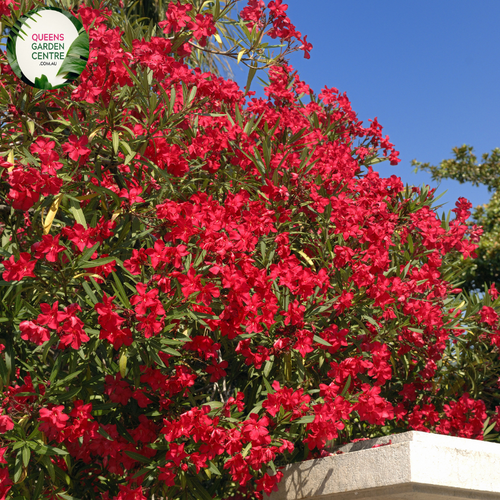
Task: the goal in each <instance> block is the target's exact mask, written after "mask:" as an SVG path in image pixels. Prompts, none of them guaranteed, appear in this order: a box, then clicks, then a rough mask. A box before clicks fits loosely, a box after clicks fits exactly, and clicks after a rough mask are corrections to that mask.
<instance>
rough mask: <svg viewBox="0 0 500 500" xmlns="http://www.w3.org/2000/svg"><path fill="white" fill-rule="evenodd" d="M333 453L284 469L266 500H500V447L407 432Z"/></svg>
mask: <svg viewBox="0 0 500 500" xmlns="http://www.w3.org/2000/svg"><path fill="white" fill-rule="evenodd" d="M389 443H390V444H389ZM376 445H379V447H376V448H373V446H376ZM380 445H385V446H380ZM335 451H337V452H342V454H336V455H332V456H330V457H326V458H321V459H317V460H307V461H305V462H301V463H298V464H293V465H290V466H288V467H286V468H285V469H284V470H283V471H282V472H283V473H284V477H283V479H282V481H281V483H280V484H279V491H278V492H276V493H273V494H272V495H271V497H270V499H271V500H300V499H310V500H319V499H322V500H347V499H349V500H362V499H365V498H366V499H368V498H373V499H375V498H377V499H385V498H387V499H389V498H390V499H392V500H399V499H401V500H410V499H411V500H438V499H439V500H447V499H449V500H452V499H453V500H459V499H485V500H486V499H498V500H500V444H496V443H487V442H483V441H476V440H472V439H463V438H456V437H451V436H442V435H438V434H428V433H425V432H416V431H411V432H405V433H403V434H395V435H391V436H386V437H383V438H378V439H370V440H368V441H360V442H358V443H352V444H348V445H345V446H341V447H338V448H336V450H335Z"/></svg>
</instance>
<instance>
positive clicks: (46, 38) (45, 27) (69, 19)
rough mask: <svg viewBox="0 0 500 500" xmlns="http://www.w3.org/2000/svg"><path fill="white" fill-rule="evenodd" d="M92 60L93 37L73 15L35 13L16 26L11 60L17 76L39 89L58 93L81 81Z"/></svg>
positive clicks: (10, 44) (10, 41)
mask: <svg viewBox="0 0 500 500" xmlns="http://www.w3.org/2000/svg"><path fill="white" fill-rule="evenodd" d="M88 58H89V36H88V34H87V32H86V31H85V29H84V27H83V25H82V23H81V22H80V21H79V20H78V19H77V18H76V17H75V16H73V15H72V14H71V13H70V12H67V11H64V10H62V9H59V8H56V7H45V8H39V9H34V10H31V11H30V12H28V13H27V14H24V15H23V16H21V17H20V18H19V19H18V21H17V22H16V23H15V24H14V26H13V27H12V29H11V32H10V34H9V38H8V40H7V59H8V61H9V64H10V66H11V68H12V70H13V71H14V73H15V74H16V75H17V76H18V77H19V78H20V79H21V80H22V81H23V82H24V83H26V84H28V85H31V86H32V87H36V88H37V89H57V88H60V87H64V86H65V85H68V84H69V83H71V82H72V81H74V80H75V79H77V78H78V77H79V76H80V75H81V73H82V71H83V70H84V69H85V66H86V65H87V61H88Z"/></svg>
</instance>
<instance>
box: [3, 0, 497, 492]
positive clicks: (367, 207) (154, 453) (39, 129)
mask: <svg viewBox="0 0 500 500" xmlns="http://www.w3.org/2000/svg"><path fill="white" fill-rule="evenodd" d="M230 3H234V2H230ZM0 6H1V13H2V14H4V15H5V17H4V21H5V22H6V23H8V22H11V23H12V22H13V20H15V18H16V16H18V15H19V14H20V12H21V11H22V10H23V9H25V8H27V7H28V6H27V5H21V6H20V8H19V9H18V10H15V7H16V4H15V3H13V2H12V0H3V1H2V3H0ZM11 9H12V10H11ZM77 14H78V15H79V16H80V17H81V19H82V21H83V23H84V25H85V26H86V28H87V29H88V32H89V35H90V39H91V54H90V60H89V63H88V66H87V69H86V70H85V72H84V73H83V74H82V77H81V79H80V84H79V86H78V87H74V86H69V87H65V88H63V89H58V90H54V91H50V92H49V91H37V90H35V89H33V88H30V87H26V86H25V85H23V84H20V82H19V81H18V80H17V78H16V77H15V76H14V75H13V74H12V71H11V70H10V68H9V67H8V65H7V63H6V60H5V58H4V57H3V56H2V59H0V69H1V74H0V107H1V109H2V111H1V117H2V118H1V121H2V126H1V127H0V145H1V151H2V161H1V163H0V196H2V203H1V206H0V232H1V245H2V247H1V250H0V252H1V256H2V257H1V258H2V263H1V264H0V274H1V276H2V281H0V294H1V296H0V343H1V345H0V350H1V351H2V352H1V354H0V383H1V389H2V393H1V396H0V402H1V408H2V413H1V415H0V464H1V465H0V499H4V498H6V497H7V496H8V495H10V496H11V497H12V498H19V499H39V498H47V499H48V498H57V499H66V500H71V499H72V498H76V499H95V498H103V499H117V500H132V499H134V500H139V499H145V498H153V497H154V498H157V497H161V498H198V499H211V498H220V499H223V498H229V497H234V496H235V495H236V496H238V497H239V498H252V497H255V498H262V495H263V493H264V492H270V491H272V489H273V487H274V486H275V484H276V482H277V481H279V479H280V477H281V472H280V471H279V467H280V466H282V465H285V464H287V463H291V462H294V461H299V460H304V459H307V458H310V457H313V456H321V455H322V454H325V453H327V450H328V449H329V447H330V446H331V445H332V444H334V443H342V442H346V441H350V440H353V439H360V438H368V437H374V436H378V435H381V434H387V433H390V432H401V431H405V430H408V429H417V430H429V431H436V432H441V433H445V434H452V435H458V436H464V437H470V438H477V439H482V438H487V439H496V436H497V435H496V434H494V433H493V429H494V427H495V426H496V425H497V424H496V422H497V419H496V408H495V405H496V404H495V402H496V400H497V398H498V388H497V380H498V373H499V370H498V368H499V363H498V361H497V358H498V346H499V345H500V330H499V329H498V313H497V311H498V309H499V304H500V300H499V299H497V292H496V290H495V289H492V290H491V291H490V293H486V294H484V296H482V297H481V298H478V297H474V296H473V297H472V298H471V299H470V301H468V302H466V301H464V300H463V297H462V295H461V292H460V290H459V289H457V288H456V286H455V285H454V276H455V275H457V273H460V260H459V259H458V258H457V257H458V256H463V257H468V256H470V255H471V254H472V253H473V252H474V249H475V248H476V247H477V241H478V239H479V235H480V230H479V229H477V228H474V227H468V226H467V225H466V219H467V218H468V216H469V209H470V204H469V203H468V202H467V201H466V200H464V199H460V200H459V201H458V202H457V206H456V208H455V210H454V215H455V217H454V219H453V220H449V219H448V220H441V219H439V217H437V215H436V213H435V211H434V210H433V209H432V203H433V196H434V193H433V191H432V190H429V188H427V187H425V188H422V189H419V188H411V187H404V186H403V184H402V183H401V180H400V179H399V178H398V177H396V176H392V177H390V178H387V179H385V178H381V177H380V176H379V175H378V174H377V173H376V172H374V171H373V170H372V167H371V165H373V164H375V163H378V162H379V161H381V160H383V159H388V160H389V161H390V163H391V164H397V163H398V161H399V160H398V153H397V152H396V151H395V150H394V147H393V145H392V144H391V143H390V142H389V139H388V138H387V137H384V136H383V135H382V131H381V126H380V125H379V123H378V122H377V120H376V119H374V120H373V121H372V122H371V123H370V124H369V126H367V127H365V126H363V124H362V123H361V122H359V121H358V119H357V117H356V114H355V113H354V112H353V110H352V108H351V105H350V102H349V100H348V98H347V97H346V95H345V94H342V93H340V92H339V91H338V90H337V89H334V88H326V87H325V88H324V89H323V90H322V91H321V92H320V93H319V95H317V96H316V95H315V94H314V93H312V91H311V90H310V89H309V87H308V86H307V84H305V83H304V82H302V81H301V80H300V78H299V76H298V75H297V74H296V73H295V72H294V71H293V69H292V68H291V67H290V66H288V65H287V64H285V63H283V64H281V65H279V66H278V65H275V66H273V67H271V69H270V70H269V84H268V85H267V87H266V89H265V95H266V97H265V98H258V99H257V98H255V97H254V95H253V94H252V93H251V92H244V91H242V90H241V89H240V88H238V86H237V85H236V84H235V83H234V82H232V81H228V80H225V79H223V78H220V77H216V76H214V75H213V74H209V73H204V72H202V71H201V70H199V69H197V68H194V69H192V68H190V67H189V66H188V65H187V64H186V61H188V59H187V58H188V57H189V53H190V50H191V47H193V44H195V45H196V46H199V47H203V46H204V43H205V41H206V39H207V37H212V36H215V35H216V34H218V33H219V31H217V30H218V22H219V19H221V16H223V15H226V14H227V13H225V12H224V10H223V6H221V5H220V4H219V2H218V1H217V0H215V1H214V2H203V3H202V2H195V1H183V2H180V3H173V2H172V3H170V4H169V7H168V11H167V14H166V21H164V22H163V23H160V25H161V28H162V29H163V30H164V32H165V33H164V34H162V36H154V34H153V31H152V29H151V28H142V27H141V26H140V25H136V26H135V27H134V26H133V25H131V24H129V23H127V21H126V18H125V16H124V13H123V12H122V11H121V10H120V9H119V8H110V9H108V8H97V6H96V5H94V6H91V5H87V6H83V5H82V6H80V8H79V9H78V11H77ZM238 22H239V29H241V30H242V31H243V32H244V33H246V34H247V35H248V37H249V38H248V40H249V44H252V43H253V42H252V37H254V38H258V39H259V40H258V43H261V44H263V43H266V42H264V41H263V40H264V38H263V37H262V34H263V33H264V32H265V33H266V34H267V37H271V38H274V39H277V40H278V41H279V40H281V41H282V43H283V44H284V46H285V47H286V48H288V47H293V46H294V44H295V46H296V47H300V48H302V50H304V51H305V53H306V54H307V53H308V50H309V49H310V46H309V45H308V43H307V41H306V39H305V37H302V35H301V34H300V33H298V32H297V31H296V29H295V27H294V26H293V25H292V24H291V22H290V20H289V19H288V17H287V15H286V6H285V5H284V4H282V3H281V1H280V0H274V1H270V2H269V3H268V4H267V5H265V4H264V2H262V1H260V0H250V1H249V2H248V4H247V3H245V5H243V8H242V10H241V12H240V15H239V21H238ZM245 36H246V35H245ZM254 50H255V51H256V52H258V51H259V50H261V49H258V44H257V45H255V46H254ZM249 54H250V56H251V52H247V53H246V55H245V53H244V54H242V55H241V57H242V58H243V57H244V56H245V57H247V56H248V57H250V56H249ZM249 60H250V61H251V59H249ZM250 66H252V63H251V62H250Z"/></svg>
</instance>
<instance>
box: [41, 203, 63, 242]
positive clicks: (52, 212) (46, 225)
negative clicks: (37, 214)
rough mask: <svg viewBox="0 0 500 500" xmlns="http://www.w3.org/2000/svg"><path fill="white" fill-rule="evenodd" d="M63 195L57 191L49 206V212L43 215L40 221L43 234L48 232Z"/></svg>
mask: <svg viewBox="0 0 500 500" xmlns="http://www.w3.org/2000/svg"><path fill="white" fill-rule="evenodd" d="M63 196H64V194H63V193H59V194H58V195H57V196H56V198H55V200H54V201H53V202H52V205H51V206H50V208H49V213H48V214H47V217H45V220H44V221H43V222H42V227H43V234H49V233H50V228H51V227H52V223H53V222H54V218H55V216H56V214H57V211H58V210H59V205H60V204H61V201H62V199H63Z"/></svg>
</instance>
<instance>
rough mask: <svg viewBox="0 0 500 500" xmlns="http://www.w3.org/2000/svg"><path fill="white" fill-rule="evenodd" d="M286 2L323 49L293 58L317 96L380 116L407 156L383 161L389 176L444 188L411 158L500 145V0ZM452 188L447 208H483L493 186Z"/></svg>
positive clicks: (435, 158) (447, 186)
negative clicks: (345, 100)
mask: <svg viewBox="0 0 500 500" xmlns="http://www.w3.org/2000/svg"><path fill="white" fill-rule="evenodd" d="M284 3H288V5H289V8H288V11H287V12H288V15H289V17H290V19H291V21H292V22H293V23H294V24H295V25H296V27H297V29H298V30H299V31H300V32H301V33H302V34H303V35H304V34H306V35H308V37H307V40H308V41H309V42H311V43H312V44H313V46H314V48H313V50H312V52H311V59H309V60H307V59H304V58H303V53H302V52H300V53H297V54H294V55H293V56H292V57H291V58H290V63H291V64H292V66H293V67H294V68H295V69H297V70H298V72H299V75H300V76H301V78H302V79H303V80H304V81H305V82H306V83H308V84H309V85H310V86H311V87H312V88H313V89H314V91H315V92H319V91H320V90H321V88H323V87H324V86H325V85H327V86H328V87H337V88H338V89H339V90H340V91H342V92H344V91H345V92H346V93H347V95H348V97H349V99H350V100H351V102H352V106H353V109H354V110H355V111H356V112H357V113H358V116H359V118H360V119H361V120H363V121H364V122H365V124H366V125H367V124H368V119H369V118H373V117H375V116H376V117H377V118H378V120H379V122H380V123H381V124H382V126H383V127H384V130H383V132H384V134H387V135H389V137H390V138H391V142H393V143H394V144H395V146H396V149H398V150H399V151H400V158H401V160H402V161H401V163H400V164H399V165H398V166H397V167H391V166H390V165H389V164H388V162H386V163H382V164H380V165H377V167H378V168H377V169H378V171H379V172H380V174H381V176H384V177H385V176H390V175H392V174H396V175H398V176H400V177H401V178H402V179H403V182H405V183H409V184H415V185H421V184H430V185H431V186H432V187H436V186H437V184H436V183H434V182H433V181H432V180H431V178H430V175H428V174H426V173H419V174H414V173H413V168H412V167H411V165H410V162H411V160H412V159H414V158H416V159H418V160H419V161H422V162H430V163H431V164H438V163H439V162H440V161H441V160H443V159H445V158H450V157H451V149H452V148H453V147H454V146H460V145H462V144H470V145H472V146H474V148H475V153H476V154H477V156H480V155H481V154H482V153H485V152H489V151H491V150H492V149H493V148H495V147H500V134H499V131H500V1H498V0H481V1H480V2H473V1H472V0H469V1H465V0H433V1H430V0H420V1H419V2H410V1H401V0H384V1H379V2H374V1H373V0H356V1H355V2H352V1H351V2H349V1H343V2H340V1H336V0H310V1H307V2H306V1H305V0H288V1H287V0H284ZM238 73H239V72H238V69H236V70H235V76H236V79H237V81H238V82H239V83H240V84H243V85H244V83H245V82H244V81H242V80H243V78H241V77H240V76H239V75H241V73H239V74H238ZM257 85H258V83H253V84H252V87H254V86H257ZM445 190H447V191H448V192H447V193H446V194H445V195H444V196H443V197H442V198H441V200H440V203H443V202H446V204H445V206H444V207H443V210H445V211H446V212H447V211H449V210H451V209H452V208H454V204H455V201H456V200H457V199H458V197H460V196H464V197H466V198H468V199H469V200H470V201H471V202H472V203H473V205H474V206H475V205H478V204H482V203H487V201H488V200H489V198H490V193H488V190H487V189H486V188H485V187H479V188H475V187H473V186H471V185H468V184H460V183H458V182H456V181H442V182H441V184H440V186H439V188H438V193H441V192H443V191H445Z"/></svg>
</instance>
